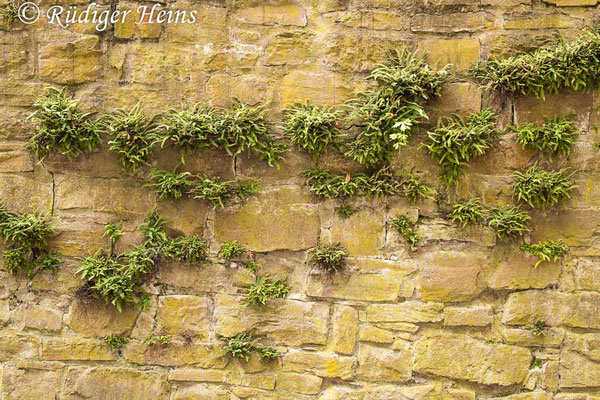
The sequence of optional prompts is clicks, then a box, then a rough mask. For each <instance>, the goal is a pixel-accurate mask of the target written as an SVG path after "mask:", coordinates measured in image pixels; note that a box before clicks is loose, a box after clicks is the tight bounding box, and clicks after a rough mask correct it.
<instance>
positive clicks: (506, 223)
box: [487, 205, 531, 240]
mask: <svg viewBox="0 0 600 400" xmlns="http://www.w3.org/2000/svg"><path fill="white" fill-rule="evenodd" d="M530 220H531V217H530V216H529V214H527V213H526V212H525V211H523V210H521V208H520V207H519V206H518V205H517V206H512V207H507V208H501V207H494V208H492V209H491V210H490V214H489V216H488V218H487V225H488V227H489V228H491V229H493V230H494V231H495V235H496V237H497V238H498V239H503V240H509V239H514V238H517V237H520V236H523V235H524V234H525V233H526V232H529V230H530V229H529V226H528V225H529V221H530Z"/></svg>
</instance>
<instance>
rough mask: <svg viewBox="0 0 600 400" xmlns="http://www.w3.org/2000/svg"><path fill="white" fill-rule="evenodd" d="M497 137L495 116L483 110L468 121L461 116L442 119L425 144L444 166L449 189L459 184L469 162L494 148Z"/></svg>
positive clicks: (469, 117)
mask: <svg viewBox="0 0 600 400" xmlns="http://www.w3.org/2000/svg"><path fill="white" fill-rule="evenodd" d="M497 137H498V130H497V129H496V115H495V114H494V113H493V112H492V111H491V110H489V109H484V110H482V111H480V112H478V113H472V114H469V116H468V117H467V119H466V120H465V119H463V118H462V117H461V116H459V115H456V116H455V117H454V118H440V119H439V120H438V125H437V127H436V129H434V130H433V131H430V132H428V133H427V140H426V142H425V143H424V144H423V145H424V147H425V148H426V149H427V150H428V151H429V154H430V155H431V158H432V159H433V160H434V161H435V162H437V163H438V164H440V166H441V167H442V173H441V178H442V180H443V181H444V182H445V183H446V185H448V186H449V185H452V184H455V183H456V182H457V180H458V177H459V176H460V174H461V172H462V169H463V166H464V165H466V164H467V162H468V161H470V160H471V159H473V158H475V157H478V156H482V155H484V154H485V153H487V152H488V150H489V149H490V148H492V145H493V142H494V140H495V139H496V138H497Z"/></svg>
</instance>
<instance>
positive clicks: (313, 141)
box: [283, 103, 343, 162]
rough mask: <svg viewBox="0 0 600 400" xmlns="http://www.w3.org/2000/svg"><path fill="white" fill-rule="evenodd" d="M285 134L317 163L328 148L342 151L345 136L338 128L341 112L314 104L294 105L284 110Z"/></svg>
mask: <svg viewBox="0 0 600 400" xmlns="http://www.w3.org/2000/svg"><path fill="white" fill-rule="evenodd" d="M283 111H284V113H285V125H284V126H283V132H284V134H286V135H287V136H289V137H290V141H291V142H292V144H294V145H296V146H297V147H298V148H299V149H302V150H304V151H307V152H308V153H310V155H311V156H312V158H313V161H314V162H316V161H317V160H318V159H319V157H320V156H321V154H323V153H324V152H325V150H326V149H327V147H329V146H331V147H334V148H337V149H338V150H339V149H341V142H340V139H341V138H342V136H343V134H342V132H341V131H340V129H339V128H338V127H337V119H338V118H339V111H336V110H333V109H331V108H329V107H318V106H316V105H312V104H308V103H307V104H301V103H299V104H294V105H293V106H292V107H290V108H286V109H284V110H283Z"/></svg>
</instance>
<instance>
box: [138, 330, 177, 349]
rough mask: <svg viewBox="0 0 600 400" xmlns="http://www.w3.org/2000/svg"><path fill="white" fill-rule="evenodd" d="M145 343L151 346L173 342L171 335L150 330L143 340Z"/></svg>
mask: <svg viewBox="0 0 600 400" xmlns="http://www.w3.org/2000/svg"><path fill="white" fill-rule="evenodd" d="M142 342H143V343H144V344H147V345H149V346H154V345H156V344H162V345H165V344H169V343H171V335H155V334H153V333H152V332H149V333H148V334H147V335H146V336H145V337H144V340H143V341H142Z"/></svg>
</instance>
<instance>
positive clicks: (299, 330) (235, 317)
mask: <svg viewBox="0 0 600 400" xmlns="http://www.w3.org/2000/svg"><path fill="white" fill-rule="evenodd" d="M242 300H243V299H242V298H241V297H239V296H229V295H225V294H219V295H216V297H215V311H214V316H213V318H214V320H215V329H216V333H217V334H219V335H223V336H233V335H235V334H237V333H239V332H243V331H246V330H248V329H251V330H254V332H256V333H257V334H263V335H266V336H267V337H268V338H269V339H270V341H275V342H278V343H282V344H283V343H288V344H290V343H292V344H293V345H295V346H299V345H303V344H325V343H326V341H327V332H328V328H327V321H328V319H329V307H328V306H327V305H326V304H320V303H308V302H303V301H298V300H289V299H271V300H269V302H268V304H267V305H265V306H262V307H259V306H252V307H248V306H245V305H243V304H242ZM240 322H241V323H240Z"/></svg>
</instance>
